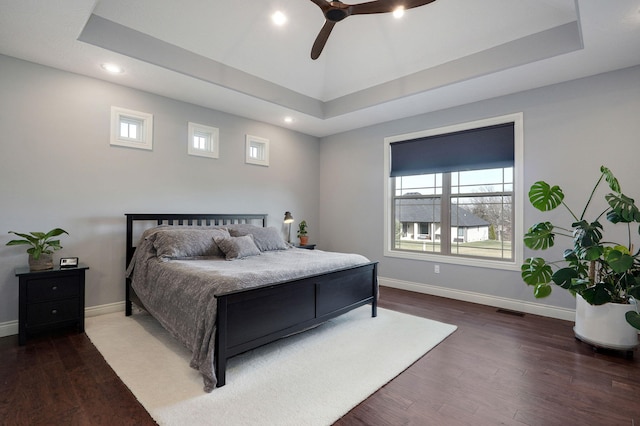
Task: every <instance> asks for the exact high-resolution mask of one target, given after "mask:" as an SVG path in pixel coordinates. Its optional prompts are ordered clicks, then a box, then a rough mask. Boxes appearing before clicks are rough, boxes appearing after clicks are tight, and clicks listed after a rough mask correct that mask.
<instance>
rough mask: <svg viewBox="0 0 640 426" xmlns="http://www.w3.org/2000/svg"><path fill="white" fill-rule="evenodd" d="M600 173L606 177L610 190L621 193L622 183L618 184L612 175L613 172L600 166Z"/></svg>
mask: <svg viewBox="0 0 640 426" xmlns="http://www.w3.org/2000/svg"><path fill="white" fill-rule="evenodd" d="M600 172H601V173H602V174H603V175H604V178H605V180H606V181H607V183H608V184H609V188H611V190H612V191H614V192H620V183H618V179H616V177H615V176H614V175H613V173H611V170H609V169H608V168H606V167H605V166H600Z"/></svg>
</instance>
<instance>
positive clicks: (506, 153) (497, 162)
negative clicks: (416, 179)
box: [390, 123, 514, 177]
mask: <svg viewBox="0 0 640 426" xmlns="http://www.w3.org/2000/svg"><path fill="white" fill-rule="evenodd" d="M390 146H391V173H390V176H391V177H395V176H410V175H421V174H427V173H444V172H454V171H462V170H479V169H493V168H499V167H513V163H514V123H505V124H497V125H494V126H488V127H481V128H478V129H469V130H462V131H459V132H453V133H445V134H442V135H434V136H427V137H424V138H418V139H411V140H406V141H400V142H392V143H391V144H390Z"/></svg>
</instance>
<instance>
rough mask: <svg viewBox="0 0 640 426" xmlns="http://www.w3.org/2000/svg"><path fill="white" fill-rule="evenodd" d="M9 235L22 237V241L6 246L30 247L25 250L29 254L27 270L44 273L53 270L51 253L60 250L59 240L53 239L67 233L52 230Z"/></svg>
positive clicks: (14, 241)
mask: <svg viewBox="0 0 640 426" xmlns="http://www.w3.org/2000/svg"><path fill="white" fill-rule="evenodd" d="M9 233H10V234H16V235H17V236H19V237H22V238H23V239H22V240H11V241H9V242H8V243H7V245H8V246H18V245H28V246H31V247H29V248H28V249H27V253H29V269H31V270H32V271H44V270H47V269H53V256H52V254H53V252H54V251H56V250H60V249H61V248H62V246H61V245H60V240H56V239H54V238H55V237H57V236H58V235H62V234H67V235H69V233H68V232H67V231H65V230H64V229H60V228H54V229H52V230H51V231H49V232H47V233H44V232H30V233H28V234H22V233H19V232H14V231H9Z"/></svg>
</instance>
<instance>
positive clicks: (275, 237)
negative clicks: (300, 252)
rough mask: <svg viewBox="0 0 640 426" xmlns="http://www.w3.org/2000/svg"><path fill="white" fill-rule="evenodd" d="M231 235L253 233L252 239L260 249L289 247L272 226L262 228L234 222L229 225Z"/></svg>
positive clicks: (238, 235) (237, 235)
mask: <svg viewBox="0 0 640 426" xmlns="http://www.w3.org/2000/svg"><path fill="white" fill-rule="evenodd" d="M229 234H231V236H232V237H242V236H243V235H253V240H254V242H255V243H256V246H257V247H258V249H260V251H271V250H286V249H288V248H289V246H288V245H287V243H286V242H285V241H284V238H282V235H281V234H280V232H278V230H277V229H276V228H274V227H268V228H262V227H259V226H255V225H249V224H236V225H232V226H230V227H229Z"/></svg>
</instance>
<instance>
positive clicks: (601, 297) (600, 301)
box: [580, 283, 613, 305]
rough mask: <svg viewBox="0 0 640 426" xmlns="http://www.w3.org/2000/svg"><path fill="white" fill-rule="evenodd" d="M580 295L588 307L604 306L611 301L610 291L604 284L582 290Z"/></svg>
mask: <svg viewBox="0 0 640 426" xmlns="http://www.w3.org/2000/svg"><path fill="white" fill-rule="evenodd" d="M580 294H581V295H582V298H583V299H584V300H586V301H587V303H589V304H590V305H604V304H605V303H609V302H611V301H612V300H613V297H612V295H611V291H610V289H609V287H608V286H607V285H606V284H605V283H596V284H595V285H594V286H592V287H588V288H586V289H584V290H583V291H582V292H581V293H580Z"/></svg>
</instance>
